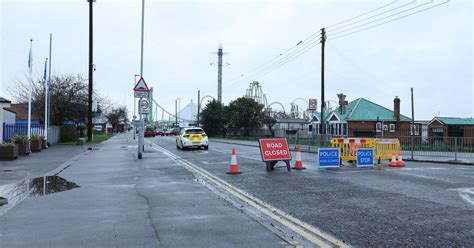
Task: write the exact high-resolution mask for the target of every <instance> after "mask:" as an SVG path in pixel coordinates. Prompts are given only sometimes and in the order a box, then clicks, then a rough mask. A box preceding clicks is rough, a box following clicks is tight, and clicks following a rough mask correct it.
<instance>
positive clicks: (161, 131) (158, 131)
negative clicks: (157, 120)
mask: <svg viewBox="0 0 474 248" xmlns="http://www.w3.org/2000/svg"><path fill="white" fill-rule="evenodd" d="M156 135H161V136H163V135H165V130H163V129H158V130H156Z"/></svg>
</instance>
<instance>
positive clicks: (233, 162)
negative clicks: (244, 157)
mask: <svg viewBox="0 0 474 248" xmlns="http://www.w3.org/2000/svg"><path fill="white" fill-rule="evenodd" d="M241 173H242V172H240V171H239V165H238V164H237V156H236V155H235V148H232V158H231V160H230V169H229V172H227V174H231V175H235V174H241Z"/></svg>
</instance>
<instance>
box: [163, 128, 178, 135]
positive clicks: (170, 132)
mask: <svg viewBox="0 0 474 248" xmlns="http://www.w3.org/2000/svg"><path fill="white" fill-rule="evenodd" d="M178 134H179V128H177V127H175V128H172V129H170V130H168V131H166V132H165V135H166V136H175V135H178Z"/></svg>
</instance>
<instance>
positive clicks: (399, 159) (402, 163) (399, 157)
mask: <svg viewBox="0 0 474 248" xmlns="http://www.w3.org/2000/svg"><path fill="white" fill-rule="evenodd" d="M397 166H398V167H405V162H403V159H402V154H400V155H398V162H397Z"/></svg>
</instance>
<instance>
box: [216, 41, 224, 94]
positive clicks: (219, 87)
mask: <svg viewBox="0 0 474 248" xmlns="http://www.w3.org/2000/svg"><path fill="white" fill-rule="evenodd" d="M222 55H223V53H222V44H219V49H217V101H218V102H220V103H222Z"/></svg>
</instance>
